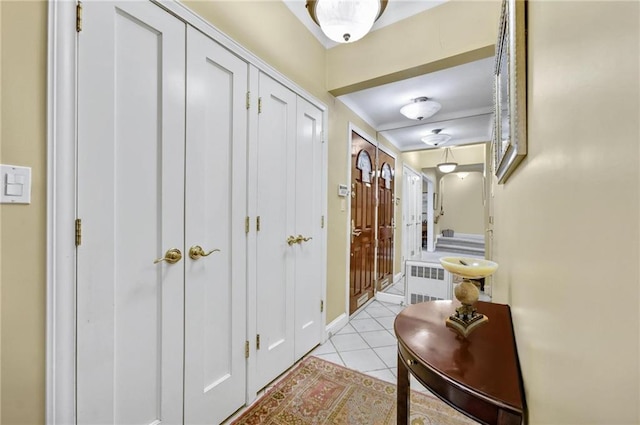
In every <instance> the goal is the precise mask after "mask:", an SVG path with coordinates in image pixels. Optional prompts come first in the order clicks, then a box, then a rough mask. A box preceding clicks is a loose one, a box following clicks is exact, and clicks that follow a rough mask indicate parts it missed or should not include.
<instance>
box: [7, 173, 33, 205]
mask: <svg viewBox="0 0 640 425" xmlns="http://www.w3.org/2000/svg"><path fill="white" fill-rule="evenodd" d="M0 179H1V182H0V204H30V203H31V167H19V166H17V165H0Z"/></svg>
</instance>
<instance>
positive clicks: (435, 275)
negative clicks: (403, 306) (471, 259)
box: [404, 261, 453, 304]
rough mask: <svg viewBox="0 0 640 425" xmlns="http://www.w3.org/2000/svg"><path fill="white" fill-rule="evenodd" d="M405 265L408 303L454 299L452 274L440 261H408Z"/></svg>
mask: <svg viewBox="0 0 640 425" xmlns="http://www.w3.org/2000/svg"><path fill="white" fill-rule="evenodd" d="M405 267H406V269H405V274H404V276H405V279H406V280H407V282H406V283H407V285H406V288H407V304H417V303H421V302H423V301H433V300H450V299H452V297H453V289H452V288H453V282H452V275H451V273H449V272H448V271H446V270H445V269H444V268H442V266H441V265H440V264H439V263H426V262H422V261H407V262H406V264H405Z"/></svg>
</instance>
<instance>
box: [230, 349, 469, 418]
mask: <svg viewBox="0 0 640 425" xmlns="http://www.w3.org/2000/svg"><path fill="white" fill-rule="evenodd" d="M232 423H233V424H234V425H254V424H265V425H321V424H331V425H342V424H345V425H388V424H395V423H396V386H395V385H394V384H391V383H388V382H384V381H382V380H379V379H376V378H373V377H371V376H367V375H364V374H362V373H360V372H356V371H354V370H350V369H346V368H344V367H342V366H338V365H336V364H334V363H330V362H327V361H325V360H322V359H319V358H317V357H308V358H307V359H305V360H303V361H302V362H301V363H300V364H298V365H297V366H296V367H295V368H294V369H293V370H292V371H291V372H289V373H288V374H287V375H286V376H285V377H284V378H283V379H282V380H281V381H280V382H278V383H277V384H276V385H275V386H274V387H273V388H271V389H270V390H269V391H268V392H267V393H266V394H265V395H264V396H262V398H260V399H259V400H258V401H256V402H255V403H253V405H251V406H250V407H249V408H248V409H247V411H245V412H244V413H243V414H242V415H241V416H240V417H239V418H238V419H236V420H235V421H233V422H232ZM410 423H411V425H470V424H477V422H474V421H473V420H471V419H468V418H467V417H466V416H463V415H462V414H461V413H458V412H456V411H455V410H453V409H452V408H451V407H449V406H447V405H446V404H444V403H443V402H441V401H440V400H438V399H436V398H435V397H431V396H427V395H425V394H422V393H419V392H417V391H411V422H410Z"/></svg>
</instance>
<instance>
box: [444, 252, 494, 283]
mask: <svg viewBox="0 0 640 425" xmlns="http://www.w3.org/2000/svg"><path fill="white" fill-rule="evenodd" d="M440 264H442V267H444V268H445V269H446V270H448V271H449V272H451V273H453V274H457V275H458V276H462V277H463V278H465V279H479V278H482V277H487V276H491V275H492V274H493V273H494V272H495V271H496V270H497V268H498V263H494V262H493V261H489V260H483V259H481V258H469V257H442V258H440Z"/></svg>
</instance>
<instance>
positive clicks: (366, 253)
mask: <svg viewBox="0 0 640 425" xmlns="http://www.w3.org/2000/svg"><path fill="white" fill-rule="evenodd" d="M376 168H377V167H376V147H375V146H374V145H373V144H371V143H369V142H368V141H366V140H365V139H363V138H362V137H361V136H359V135H358V134H356V133H355V132H352V133H351V262H350V279H349V286H350V292H349V314H352V313H353V312H355V311H356V310H357V309H358V308H359V307H361V306H362V305H364V304H365V303H366V302H367V301H368V300H369V299H371V298H372V297H373V294H374V280H375V276H374V266H375V236H376V235H375V217H376V210H375V206H376V186H375V177H374V171H375V170H376Z"/></svg>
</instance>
